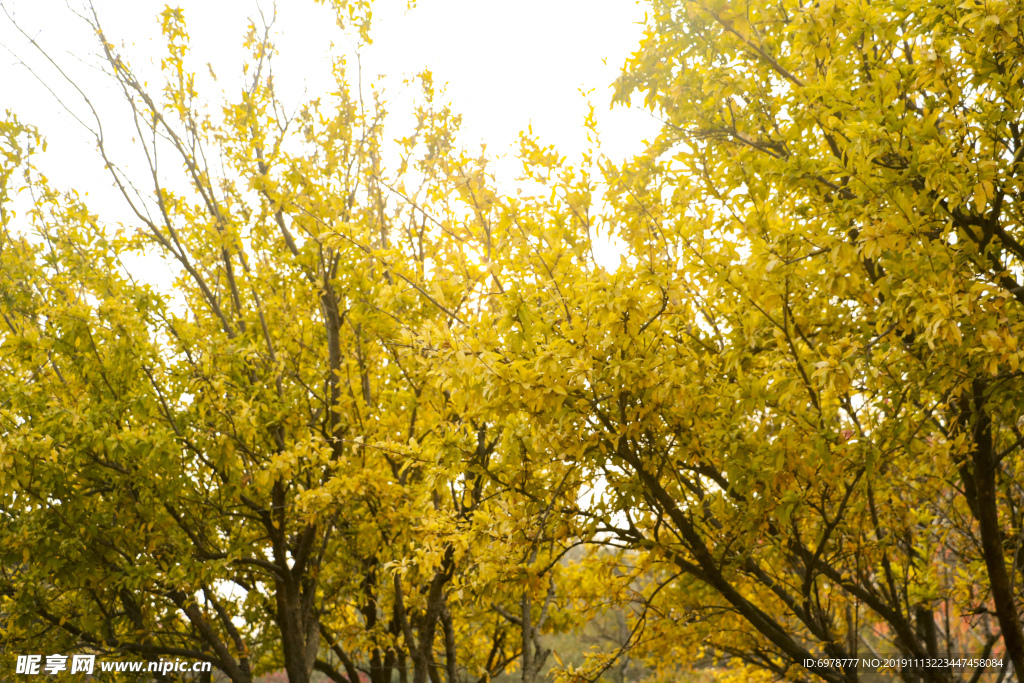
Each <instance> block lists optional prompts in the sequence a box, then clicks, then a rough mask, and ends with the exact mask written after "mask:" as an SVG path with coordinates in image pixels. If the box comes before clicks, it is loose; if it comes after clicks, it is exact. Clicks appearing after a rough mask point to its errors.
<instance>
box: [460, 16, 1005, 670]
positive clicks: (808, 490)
mask: <svg viewBox="0 0 1024 683" xmlns="http://www.w3.org/2000/svg"><path fill="white" fill-rule="evenodd" d="M1021 12H1022V7H1021V5H1020V3H1016V2H1008V3H983V2H977V3H975V2H968V3H958V2H957V3H954V2H929V3H924V2H891V3H856V2H822V3H813V4H806V3H797V2H781V3H767V2H757V1H753V2H738V3H737V2H733V3H722V2H719V3H715V2H702V1H694V2H686V1H681V2H671V1H668V0H665V1H657V2H654V3H652V12H651V14H650V17H649V23H648V29H647V34H646V37H645V39H644V41H643V43H642V45H641V46H640V49H639V50H638V51H637V53H636V54H635V55H634V56H633V58H632V59H631V60H630V62H629V63H628V64H627V67H626V69H625V71H624V73H623V75H622V77H621V78H620V80H619V82H618V85H617V87H618V91H617V92H618V97H619V98H620V99H621V100H623V101H626V100H628V98H629V97H630V96H631V95H632V94H634V93H640V94H642V95H643V97H644V101H645V103H646V105H647V106H649V107H650V108H651V109H652V110H653V111H655V112H657V114H658V115H659V116H661V117H662V119H663V120H664V128H663V131H662V133H661V135H660V136H659V137H658V139H657V140H656V141H655V142H654V143H653V144H652V146H651V149H650V151H649V153H648V154H647V155H645V156H642V157H640V158H637V159H634V160H632V161H630V162H628V163H625V164H623V165H621V166H615V165H613V164H610V163H605V164H604V165H603V167H602V171H603V182H602V181H600V180H599V181H593V180H591V179H590V177H589V176H587V175H586V174H581V172H577V171H576V170H573V169H566V168H565V167H564V165H563V164H562V160H561V159H560V158H559V157H558V155H557V154H556V153H554V152H553V151H552V150H550V149H542V148H540V147H536V146H534V147H532V148H529V149H526V150H525V152H524V157H525V158H526V159H527V160H528V161H529V162H530V163H532V164H533V166H534V171H533V179H534V180H535V181H537V182H540V183H542V184H544V185H545V187H546V189H547V191H548V192H549V194H548V195H545V196H544V199H543V200H542V201H540V202H534V203H532V204H531V203H529V202H524V201H520V200H515V199H508V200H505V201H504V202H502V203H501V206H500V207H498V208H496V209H495V211H494V215H495V218H494V224H495V225H496V226H499V229H496V230H495V231H494V232H492V233H489V234H488V239H489V240H491V241H492V242H493V244H494V249H493V253H494V254H496V255H497V256H496V257H495V259H494V261H497V262H498V263H497V264H496V265H494V266H493V269H494V271H496V272H500V278H499V277H496V279H495V281H494V284H493V289H492V291H490V292H489V293H488V294H487V296H488V297H489V298H490V299H491V300H492V301H494V302H495V303H494V304H493V307H492V309H491V310H492V311H493V314H492V315H491V316H490V317H488V318H487V319H486V321H482V322H480V323H478V324H476V325H474V330H475V331H476V335H475V336H474V338H473V339H472V341H471V342H470V344H469V346H468V347H466V346H462V347H460V346H459V345H458V340H457V339H455V338H452V337H449V339H450V343H451V345H452V346H453V349H455V348H457V349H458V351H455V352H453V354H449V355H450V356H452V357H451V358H450V360H451V363H450V364H449V365H448V366H447V369H446V370H445V372H447V373H448V374H449V376H451V377H452V378H453V381H458V382H460V386H462V387H463V391H476V392H477V393H478V395H479V396H480V397H481V399H480V401H479V404H478V405H479V410H480V417H479V418H477V419H487V418H486V416H488V415H490V416H494V415H508V414H510V412H514V413H517V414H519V415H521V416H523V417H522V419H524V420H529V421H530V422H531V423H532V428H531V430H530V433H529V434H527V435H523V436H522V437H521V438H522V439H523V441H524V444H523V446H522V449H523V451H524V452H529V453H530V454H532V455H531V457H532V458H534V459H537V460H539V461H542V462H545V463H547V465H546V466H548V467H552V468H554V469H555V470H556V471H557V472H559V473H566V472H571V474H570V475H567V476H570V477H573V478H575V479H576V480H577V481H578V482H580V486H583V485H585V483H586V482H590V485H591V487H592V490H593V491H594V494H595V495H594V502H593V503H588V502H587V501H581V500H580V499H579V498H578V497H573V496H564V497H562V505H563V513H564V514H566V515H570V516H572V517H575V519H576V520H577V521H576V523H575V528H576V529H577V530H578V531H579V533H581V534H583V535H584V537H585V538H588V539H589V540H591V541H592V542H595V543H601V544H605V545H611V546H618V547H620V548H622V549H623V552H624V553H625V554H624V555H623V557H624V558H630V557H636V555H635V554H636V553H639V557H640V558H641V559H640V560H633V561H632V562H633V563H639V565H641V566H646V567H647V568H649V571H650V572H653V576H654V577H655V578H656V581H654V582H653V583H651V584H650V587H649V588H648V589H647V590H646V591H645V593H644V595H643V596H642V597H643V600H644V601H645V602H646V604H647V606H648V609H646V610H645V612H644V613H643V614H642V616H641V617H639V618H638V619H635V620H634V622H633V624H634V628H635V635H634V637H633V639H632V647H633V648H635V649H636V650H637V651H644V650H646V652H647V653H648V654H649V655H651V656H652V657H655V658H656V659H660V658H664V657H666V653H673V654H672V656H671V657H670V659H672V660H673V661H694V660H695V659H698V658H700V656H701V653H709V654H710V655H712V656H714V657H723V656H728V657H730V658H732V660H733V662H734V663H735V662H739V663H741V664H743V665H745V666H746V667H747V668H746V671H747V673H744V674H743V675H744V676H747V675H752V674H751V673H750V672H751V671H752V670H754V669H759V670H762V671H766V672H767V673H769V674H770V675H772V676H775V677H787V678H794V679H800V678H804V677H808V676H817V677H818V678H821V679H823V680H828V681H844V680H846V681H853V680H857V676H858V672H857V670H856V669H855V667H849V666H848V667H845V668H844V667H831V668H817V667H816V668H813V669H812V670H805V669H803V668H802V664H803V662H804V660H805V659H808V658H812V657H815V656H818V655H822V656H828V657H843V658H853V657H857V656H858V655H864V654H867V655H868V656H870V655H871V654H872V653H878V652H882V653H886V652H897V653H900V654H901V655H903V656H906V657H913V658H928V657H939V656H941V655H942V654H943V653H948V652H954V653H968V652H969V653H974V654H975V656H980V657H988V656H989V655H990V654H993V653H996V654H999V655H1001V656H1002V657H1004V661H1005V665H1004V670H1003V673H1002V675H1005V674H1006V672H1007V670H1008V668H1009V667H1010V666H1011V664H1012V668H1013V671H1014V672H1015V675H1017V676H1018V677H1019V675H1020V672H1021V671H1024V640H1022V636H1021V617H1020V614H1021V613H1022V609H1021V607H1022V602H1021V593H1020V583H1019V581H1020V574H1021V572H1022V570H1024V554H1022V550H1021V549H1022V542H1021V539H1022V533H1024V526H1022V516H1021V515H1022V507H1021V505H1022V503H1024V499H1022V494H1024V489H1022V488H1021V480H1020V472H1021V463H1022V459H1021V451H1020V449H1021V446H1022V444H1024V439H1022V434H1021V431H1020V422H1019V420H1020V415H1021V414H1022V412H1024V410H1022V408H1024V405H1022V402H1021V396H1022V393H1021V388H1022V387H1021V378H1022V376H1021V372H1020V369H1019V365H1020V351H1019V338H1020V335H1021V332H1022V318H1021V313H1022V308H1021V305H1022V303H1024V261H1022V259H1024V248H1022V247H1021V243H1022V241H1024V232H1022V231H1024V226H1022V224H1021V213H1020V212H1021V207H1020V201H1019V198H1020V187H1021V182H1022V172H1024V143H1022V139H1021V129H1020V126H1021V121H1020V112H1021V111H1024V106H1022V105H1024V102H1022V97H1024V82H1022V76H1024V71H1022V69H1024V66H1022V65H1024V58H1022V52H1021V49H1022V44H1021V38H1020V34H1021V32H1020V28H1021ZM602 185H603V186H604V187H605V188H606V190H605V192H604V197H605V200H606V201H607V202H609V204H610V208H609V210H608V211H607V212H606V214H605V216H604V217H603V220H602V221H601V222H598V221H596V220H594V219H593V218H592V206H593V200H592V194H593V193H595V192H597V191H598V190H600V189H601V186H602ZM600 225H603V226H604V227H605V228H606V229H607V230H609V231H610V232H612V233H613V234H614V235H615V236H616V237H618V238H619V239H620V240H621V241H622V243H623V252H624V254H623V259H622V264H621V265H620V266H619V268H618V269H617V270H615V271H614V272H608V271H606V270H604V269H602V268H601V267H600V266H598V265H597V262H596V260H595V259H594V258H593V255H592V253H591V252H590V250H589V249H588V244H589V242H588V240H589V239H590V238H591V236H592V234H593V230H594V228H595V226H600ZM489 244H490V243H489ZM488 253H491V252H488ZM470 351H472V352H473V354H472V355H471V354H470ZM492 419H497V418H492ZM524 457H525V456H524ZM561 480H562V475H561V474H558V475H557V476H555V477H553V479H552V481H553V482H554V481H561ZM595 481H596V482H598V483H597V484H595V483H594V482H595ZM567 488H568V489H569V490H573V491H579V490H580V489H579V488H576V487H574V486H568V487H567ZM547 490H548V491H551V492H554V491H556V487H555V486H554V485H553V484H549V486H548V489H547ZM624 561H625V560H624ZM630 580H633V579H630ZM662 661H664V660H662ZM973 673H974V672H972V671H965V670H963V669H959V670H954V669H951V668H913V667H908V668H905V669H903V670H902V671H901V672H900V675H901V676H902V678H903V679H904V680H934V681H948V680H959V679H960V677H964V676H966V677H967V678H970V677H971V676H972V675H973Z"/></svg>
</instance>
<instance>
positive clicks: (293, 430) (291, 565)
mask: <svg viewBox="0 0 1024 683" xmlns="http://www.w3.org/2000/svg"><path fill="white" fill-rule="evenodd" d="M90 9H91V8H90ZM336 11H337V16H338V20H339V23H340V24H342V25H345V26H356V27H357V28H358V30H359V33H360V35H361V37H362V40H368V30H369V28H368V27H369V6H368V4H365V3H338V4H337V6H336ZM160 19H161V26H162V31H163V34H164V36H165V38H166V41H167V46H166V57H165V58H164V60H163V61H162V66H161V68H162V73H163V77H164V86H163V90H162V93H161V94H160V95H154V94H153V93H152V91H150V90H149V89H148V88H147V86H146V84H145V82H144V79H143V77H141V76H140V75H138V74H137V73H136V71H135V70H134V69H133V67H132V66H131V64H130V63H129V62H128V61H127V59H126V58H125V57H123V56H122V54H121V53H120V51H119V50H118V49H117V48H116V47H115V46H114V44H113V43H112V42H110V41H109V40H108V39H107V37H106V36H105V35H104V33H103V31H102V30H101V27H100V23H99V19H98V17H97V15H96V13H95V12H92V13H91V14H90V15H89V16H88V18H87V20H88V21H89V23H90V24H91V27H92V30H94V31H95V33H96V36H97V38H98V41H99V42H98V44H99V46H100V48H101V50H102V53H101V65H102V66H103V67H104V68H105V69H106V70H107V72H108V73H109V75H110V77H111V78H112V79H113V82H114V83H116V85H117V86H118V87H119V89H120V90H121V92H122V93H123V95H124V102H125V104H126V105H127V111H128V114H129V115H130V117H131V118H130V120H132V121H133V122H134V126H135V129H134V130H133V131H130V133H129V134H130V135H131V136H133V141H134V142H135V145H136V147H135V149H136V150H137V151H138V152H139V154H140V157H141V158H142V159H143V160H144V163H145V165H144V169H145V172H144V174H143V175H141V176H139V175H135V174H131V173H129V172H128V171H126V170H125V167H124V166H122V165H121V164H120V163H119V161H118V160H117V159H115V158H113V157H112V155H111V152H110V149H111V143H110V139H111V136H113V135H115V133H112V132H111V131H110V129H109V126H108V128H106V129H105V128H104V126H103V123H104V121H103V119H102V117H101V116H100V115H99V114H98V113H97V110H96V109H95V108H94V107H93V103H92V102H91V101H90V100H89V99H88V97H87V96H86V95H85V94H82V93H81V91H78V92H79V94H82V96H83V97H85V100H84V105H83V108H84V110H85V111H87V112H89V113H90V114H91V115H92V116H93V119H92V120H89V119H86V120H87V121H90V122H89V123H88V128H89V130H90V131H91V132H92V133H93V134H94V135H95V138H96V143H97V149H98V152H99V154H100V155H101V156H102V158H103V161H104V163H105V165H106V168H107V170H109V172H110V177H111V179H112V181H113V183H114V184H115V186H116V187H117V189H118V190H119V191H120V194H121V196H122V198H123V200H124V202H125V204H126V206H128V207H129V208H130V210H131V213H132V214H133V218H132V221H131V223H130V224H129V225H123V226H110V225H106V224H104V223H103V222H102V221H101V219H100V217H99V216H97V215H94V214H92V213H90V211H89V209H88V208H87V207H86V206H85V204H84V202H83V201H82V200H81V198H80V197H78V196H77V194H76V193H75V192H73V191H72V192H70V193H61V192H58V191H57V190H55V189H53V188H52V187H50V185H49V184H48V182H47V180H46V178H45V177H44V176H43V175H42V174H41V173H39V172H38V171H37V170H36V169H35V168H34V167H33V166H32V164H31V151H32V149H33V148H37V147H38V146H39V145H40V144H42V143H41V139H40V137H39V136H38V134H36V133H35V132H34V131H33V130H32V129H30V128H28V127H26V126H23V125H21V124H19V123H18V122H17V120H16V119H9V120H8V122H6V123H4V128H3V129H2V132H3V133H4V135H5V137H4V139H3V145H4V147H3V149H4V160H5V162H4V163H5V165H4V167H3V168H4V171H3V175H2V176H0V180H2V181H3V184H2V185H0V192H2V193H3V194H0V207H2V210H3V213H2V214H0V217H2V225H0V273H2V277H0V304H2V311H3V321H4V324H5V329H4V331H3V333H2V336H0V343H2V346H0V369H2V373H3V377H4V382H3V384H4V386H3V388H2V389H0V430H2V441H0V442H2V444H3V445H2V446H0V453H2V458H3V472H2V474H0V495H2V503H0V505H2V507H0V536H2V538H3V539H4V547H3V549H2V550H0V595H2V603H0V614H2V620H3V628H2V629H0V634H2V635H0V643H2V647H4V648H5V650H6V649H7V648H10V649H12V650H16V651H19V652H22V651H25V650H26V648H29V649H39V648H47V649H48V650H49V651H57V652H68V651H92V652H99V653H104V654H108V655H121V656H135V657H138V656H146V657H149V658H156V657H161V656H163V657H175V656H180V657H188V658H192V659H196V660H204V661H207V662H210V663H211V664H212V665H213V666H214V667H215V668H216V669H217V670H219V671H220V672H222V673H223V674H224V675H225V676H226V677H227V678H228V679H230V680H232V681H235V682H239V683H241V682H248V681H251V680H252V679H253V678H254V677H255V676H258V675H260V674H261V673H265V672H268V671H273V670H276V669H279V668H283V669H284V670H285V672H286V673H287V676H288V679H289V680H290V681H293V682H296V683H301V682H303V681H308V680H310V677H311V676H312V675H313V672H314V671H320V672H322V673H323V674H326V675H327V676H328V677H329V678H331V679H332V680H335V681H347V682H349V683H352V682H354V681H358V680H362V679H361V676H364V675H365V676H367V677H368V678H369V680H371V681H372V682H373V683H384V682H385V681H388V682H390V681H391V680H392V679H393V677H398V679H399V680H401V681H403V683H404V682H405V681H407V680H410V679H411V680H412V681H415V682H416V683H425V681H427V680H428V679H429V680H431V681H440V680H448V681H456V680H462V679H463V678H464V677H466V676H471V677H472V678H473V679H474V680H475V679H479V680H482V681H485V680H488V679H489V678H490V677H492V676H494V675H496V674H498V673H499V672H501V671H504V670H505V669H506V667H508V666H509V665H510V664H511V663H512V662H514V661H515V660H516V658H517V657H519V656H520V652H521V648H518V649H517V647H516V644H515V640H514V639H513V638H510V637H508V636H509V629H510V628H511V627H512V625H511V624H510V623H509V622H508V621H507V620H506V619H504V618H502V617H500V616H499V612H502V613H508V612H509V610H515V609H517V608H518V607H520V606H521V605H523V604H526V605H527V608H526V609H527V610H529V605H530V604H531V600H532V598H531V596H532V595H533V593H535V592H538V591H541V592H542V594H543V591H547V593H546V594H547V595H548V600H547V604H546V605H545V606H544V607H543V610H544V612H545V613H548V612H549V611H552V610H553V609H554V608H553V607H552V606H551V604H550V603H551V599H552V597H553V595H554V593H555V588H554V583H553V579H552V571H551V570H548V571H547V572H546V573H545V574H544V576H543V577H542V581H543V583H544V584H545V585H544V586H541V585H540V584H539V583H537V582H536V581H534V582H533V583H532V584H530V583H528V582H526V581H524V580H523V579H522V577H520V576H518V575H517V574H516V572H515V571H513V570H510V569H509V567H508V563H509V558H510V553H509V550H508V549H509V547H518V539H517V538H516V536H517V535H521V534H522V533H524V531H523V528H522V527H519V526H517V527H509V525H508V524H507V522H505V523H504V526H501V525H499V524H498V522H496V521H492V520H493V518H494V517H495V516H496V512H495V511H496V510H500V509H501V506H504V507H505V508H508V502H507V501H503V500H500V499H499V494H500V493H501V492H500V491H495V489H494V486H493V484H492V483H491V482H490V481H489V480H486V479H483V478H482V477H481V476H480V475H479V474H478V473H479V472H480V471H481V470H483V469H486V468H487V467H488V464H489V462H490V460H491V458H492V456H493V452H494V449H495V446H496V443H497V441H496V439H495V437H494V436H493V434H492V433H491V431H490V428H489V427H488V425H486V424H484V423H481V424H472V423H470V422H469V421H466V420H464V419H462V417H461V415H460V414H459V411H460V410H461V409H462V407H463V406H462V403H461V400H460V399H459V398H457V397H452V396H451V394H450V392H449V391H447V390H446V389H445V387H444V386H443V385H442V384H437V383H433V382H431V381H429V379H430V378H429V367H430V359H431V357H432V356H433V355H435V354H436V353H437V350H436V349H433V348H430V347H427V346H424V345H422V344H421V343H419V342H418V341H417V339H418V337H417V335H418V334H419V333H420V331H421V330H422V329H424V328H427V329H432V328H435V327H437V328H443V329H451V328H452V326H453V325H455V326H458V325H460V324H461V321H460V318H459V315H460V306H461V303H460V302H465V300H466V297H467V292H468V291H470V290H471V285H472V283H473V282H474V281H475V279H477V278H478V275H477V273H476V271H475V269H474V267H473V265H472V263H471V262H470V261H468V260H467V258H466V256H465V255H464V254H463V253H462V247H461V245H460V244H459V242H458V241H456V240H453V239H451V238H450V236H449V234H448V233H446V232H445V231H444V230H438V229H436V228H437V226H435V225H433V224H432V223H431V222H430V221H431V217H430V216H429V215H428V214H427V213H426V212H425V211H424V209H423V208H421V206H420V203H421V202H429V201H430V198H431V197H432V196H434V195H438V194H443V193H444V188H446V187H449V186H450V185H451V183H452V181H451V180H450V179H449V178H448V177H447V175H445V174H448V173H451V172H453V170H452V168H451V164H452V163H460V164H461V163H463V162H464V163H465V164H468V165H467V166H466V171H465V172H464V174H465V173H468V172H469V169H470V167H472V166H473V164H474V163H475V162H471V161H470V160H468V159H466V158H465V157H464V156H460V153H459V152H458V150H457V148H456V147H455V144H454V133H455V131H456V129H457V128H458V119H457V117H455V116H454V115H453V114H452V113H451V112H450V111H449V110H448V109H447V108H446V107H443V106H440V105H438V104H437V103H435V102H434V99H433V89H432V85H431V82H430V78H429V75H424V76H423V77H422V78H421V79H420V82H421V84H422V87H423V97H422V103H421V106H420V107H419V109H418V110H417V124H416V127H415V130H413V131H412V133H411V134H410V135H409V136H408V137H406V138H404V139H402V140H401V141H400V157H401V158H400V159H399V163H398V165H397V168H395V169H389V168H387V167H386V164H385V162H384V161H383V157H384V155H383V152H382V148H383V147H384V145H385V139H386V138H385V137H384V133H383V127H382V125H383V119H384V117H385V114H386V108H385V102H384V100H383V98H382V96H381V95H380V94H379V93H377V92H375V93H374V94H373V97H372V98H371V97H367V98H366V99H365V100H364V99H363V97H362V93H358V92H354V89H353V88H352V87H351V86H350V84H349V81H348V80H347V78H348V77H347V70H346V66H345V64H344V62H343V61H342V60H339V61H338V62H337V63H336V64H335V65H334V66H335V74H336V79H337V91H336V93H334V95H332V97H331V98H329V99H328V98H322V99H318V100H314V101H313V102H311V103H309V104H307V105H305V106H303V107H301V108H300V109H299V110H297V111H296V112H293V113H289V112H287V111H285V109H284V108H283V106H282V104H281V103H280V102H279V101H278V99H277V98H276V96H275V93H274V88H273V74H272V58H273V46H272V45H271V43H270V40H269V35H270V29H271V25H272V23H273V22H272V20H271V21H270V22H267V23H266V24H264V25H262V26H260V25H258V24H255V23H254V24H253V25H252V26H251V27H250V31H249V35H248V37H247V41H246V45H247V47H248V48H249V49H250V50H251V56H250V60H249V62H248V64H247V67H246V73H248V74H249V75H250V78H251V80H250V82H249V85H248V87H247V88H246V89H245V90H244V91H243V92H241V93H240V95H239V96H238V98H237V99H236V100H234V101H229V102H227V103H225V105H224V106H223V107H222V108H221V110H220V111H219V112H217V111H215V112H212V113H211V112H210V111H209V110H208V109H207V108H206V107H205V106H204V100H203V99H202V98H201V97H200V94H199V92H198V86H197V79H196V77H195V75H194V73H192V72H191V71H190V67H189V55H188V52H189V43H188V36H187V33H186V27H185V22H184V16H183V14H182V12H181V11H180V10H177V9H172V8H168V9H166V10H165V11H164V12H163V13H162V14H161V17H160ZM33 44H34V42H33ZM44 55H45V53H44ZM71 85H74V84H71ZM61 104H65V103H64V102H63V101H62V102H61ZM67 106H68V108H69V109H70V110H74V107H72V106H71V105H70V104H68V105H67ZM118 132H120V131H118ZM22 190H27V191H28V192H30V193H31V196H32V208H31V210H30V211H29V212H28V214H27V215H26V216H23V217H17V219H15V216H14V212H13V209H9V208H8V207H9V206H10V198H11V197H13V195H14V194H15V193H17V192H20V191H22ZM140 257H141V258H143V259H158V260H160V261H161V262H162V263H163V264H165V265H167V266H168V267H170V268H171V269H172V270H173V272H175V274H176V279H175V283H174V290H173V291H172V292H165V291H159V290H157V289H155V288H153V287H151V286H149V285H147V284H145V283H144V281H140V280H139V279H138V278H137V277H135V276H133V273H134V274H135V275H137V274H138V270H137V268H138V266H137V265H136V266H134V267H133V266H132V265H131V264H132V263H135V264H137V263H139V260H138V259H139V258H140ZM132 259H135V260H134V261H132ZM142 262H143V263H145V261H142ZM150 262H152V261H150ZM501 516H502V517H503V518H504V517H505V515H501ZM516 517H517V518H518V519H522V518H524V516H523V515H518V514H517V515H516ZM498 527H500V528H498ZM474 538H485V539H486V544H484V545H475V544H471V542H470V541H471V540H473V539H474ZM530 557H531V560H530V561H531V562H534V563H541V562H548V561H549V560H550V557H549V553H548V551H543V552H540V553H539V554H538V550H534V551H533V552H532V554H531V555H530ZM549 563H550V562H549ZM510 575H511V576H512V577H513V579H514V581H513V582H511V583H502V579H507V577H509V576H510ZM483 591H486V592H485V593H482V592H483ZM483 596H486V597H483ZM519 614H523V612H522V611H520V612H519ZM530 628H531V627H530V626H529V625H527V626H526V627H525V630H526V632H527V633H529V632H530ZM526 640H527V642H530V641H531V640H532V636H531V637H527V639H526Z"/></svg>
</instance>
